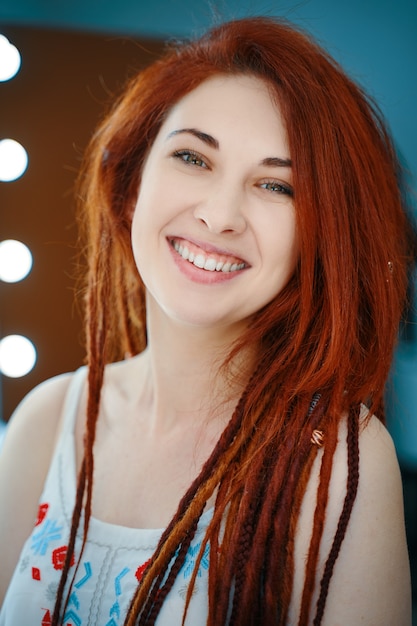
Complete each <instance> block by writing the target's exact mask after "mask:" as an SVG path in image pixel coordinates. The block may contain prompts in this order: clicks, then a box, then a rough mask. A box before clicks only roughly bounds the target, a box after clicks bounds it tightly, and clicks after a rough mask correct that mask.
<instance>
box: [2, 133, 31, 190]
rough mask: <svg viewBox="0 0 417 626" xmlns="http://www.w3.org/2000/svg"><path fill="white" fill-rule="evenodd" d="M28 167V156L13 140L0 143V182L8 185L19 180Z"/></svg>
mask: <svg viewBox="0 0 417 626" xmlns="http://www.w3.org/2000/svg"><path fill="white" fill-rule="evenodd" d="M27 165H28V154H27V152H26V150H25V149H24V147H23V146H22V145H21V144H20V143H19V142H18V141H15V140H14V139H2V140H1V141H0V180H2V181H3V182H5V183H8V182H10V181H12V180H16V179H17V178H20V176H22V174H23V173H24V171H25V170H26V168H27Z"/></svg>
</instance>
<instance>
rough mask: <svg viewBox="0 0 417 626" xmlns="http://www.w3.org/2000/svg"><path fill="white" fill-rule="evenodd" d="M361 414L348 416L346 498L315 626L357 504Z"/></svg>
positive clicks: (318, 602) (322, 580)
mask: <svg viewBox="0 0 417 626" xmlns="http://www.w3.org/2000/svg"><path fill="white" fill-rule="evenodd" d="M359 413H360V407H359V406H357V407H354V408H352V409H351V410H350V411H349V414H348V432H347V450H348V477H347V490H346V497H345V501H344V503H343V509H342V513H341V515H340V518H339V523H338V526H337V530H336V534H335V536H334V540H333V544H332V547H331V550H330V553H329V556H328V558H327V561H326V565H325V568H324V573H323V577H322V579H321V583H320V595H319V599H318V601H317V610H316V616H315V618H314V622H313V624H314V626H320V624H321V620H322V618H323V613H324V607H325V604H326V599H327V593H328V590H329V585H330V579H331V576H332V573H333V568H334V564H335V562H336V559H337V556H338V554H339V551H340V547H341V545H342V542H343V539H344V537H345V534H346V528H347V525H348V522H349V519H350V515H351V512H352V509H353V505H354V503H355V499H356V494H357V491H358V484H359Z"/></svg>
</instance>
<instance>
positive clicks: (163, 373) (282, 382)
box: [0, 18, 410, 626]
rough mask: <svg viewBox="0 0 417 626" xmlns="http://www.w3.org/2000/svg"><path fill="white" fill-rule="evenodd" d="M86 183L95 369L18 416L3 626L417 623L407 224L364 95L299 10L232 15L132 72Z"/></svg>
mask: <svg viewBox="0 0 417 626" xmlns="http://www.w3.org/2000/svg"><path fill="white" fill-rule="evenodd" d="M81 199H82V220H83V222H84V223H85V224H86V235H87V241H88V244H87V255H88V259H89V273H88V281H87V291H86V301H87V316H86V328H87V344H88V371H86V370H85V369H84V368H82V369H81V370H80V371H78V372H76V373H75V374H73V375H65V376H61V377H58V378H57V379H54V380H52V381H50V382H48V383H46V384H44V385H43V386H41V387H40V388H39V389H37V390H36V391H34V392H33V393H32V394H31V395H30V396H29V398H28V399H27V400H26V401H25V402H23V404H22V405H21V407H20V408H19V409H18V411H17V413H16V415H15V417H14V419H13V422H12V424H11V426H10V431H9V435H8V441H7V443H6V445H5V449H4V453H3V455H2V459H1V463H2V467H1V474H0V475H1V477H2V480H1V489H0V495H1V510H2V511H3V510H4V511H6V510H7V511H8V516H7V519H4V520H3V521H2V526H1V532H2V537H3V540H2V554H1V562H2V572H1V583H2V589H3V590H5V588H6V587H7V585H8V583H9V580H10V577H12V574H13V570H15V573H14V574H13V578H12V582H11V584H10V586H9V590H8V594H7V597H6V600H5V603H4V607H3V612H2V613H1V618H0V624H1V625H2V626H3V625H6V624H7V625H8V624H17V623H19V624H20V625H22V626H23V625H24V624H31V625H33V624H49V623H52V624H58V623H65V624H67V623H70V624H81V623H82V624H103V625H104V624H108V625H110V624H125V625H133V624H153V623H157V624H158V626H160V625H163V624H170V625H172V624H181V623H187V624H193V625H196V624H210V625H216V626H219V625H220V624H239V625H245V624H256V625H259V624H266V625H269V624H300V625H306V624H312V623H314V624H326V625H332V626H334V625H335V624H337V623H338V624H343V625H345V626H346V625H350V624H352V625H353V624H358V623H363V624H369V625H371V624H378V626H382V625H386V626H392V624H396V625H398V626H407V625H408V624H409V621H410V581H409V568H408V559H407V550H406V543H405V536H404V522H403V516H402V498H401V484H400V478H399V472H398V466H397V462H396V459H395V453H394V451H393V447H392V443H391V441H390V439H389V436H388V435H387V433H386V431H385V429H384V427H383V426H382V425H381V422H380V421H379V419H382V418H383V407H382V404H383V402H382V396H383V389H384V383H385V380H386V377H387V373H388V370H389V366H390V360H391V355H392V350H393V346H394V343H395V339H396V333H397V328H398V324H399V320H400V316H401V312H402V308H403V305H404V300H405V290H406V263H407V258H408V249H407V235H406V223H405V218H404V213H403V210H402V206H401V198H400V193H399V190H398V169H397V163H396V160H395V156H394V152H393V149H392V147H391V144H390V141H389V138H388V136H387V133H386V131H385V130H384V126H383V124H382V122H381V120H380V118H379V116H378V114H377V113H376V111H375V110H374V108H373V107H372V105H371V104H370V103H369V102H368V101H367V99H366V98H365V96H364V95H363V94H362V92H361V90H360V89H359V88H358V87H357V86H355V85H354V84H353V83H352V82H351V81H350V80H349V79H348V78H347V77H346V76H345V75H344V74H343V72H342V71H341V70H340V68H339V67H338V66H337V65H336V64H335V62H334V61H333V60H331V59H330V58H329V57H328V56H327V55H326V54H325V53H324V52H323V51H322V50H321V49H319V48H318V47H317V46H316V45H315V44H314V43H313V42H312V41H310V40H309V39H308V38H307V37H306V36H305V35H303V34H301V33H299V32H298V31H297V30H296V29H294V28H293V27H290V26H288V25H287V24H285V23H280V22H274V21H272V20H269V19H266V18H248V19H244V20H240V21H236V22H231V23H228V24H224V25H221V26H219V27H218V28H216V29H214V30H213V31H212V32H210V33H208V34H207V35H206V36H204V37H202V38H201V39H200V40H198V41H196V42H192V43H189V44H185V45H183V46H180V47H179V48H178V49H175V50H171V51H168V53H167V54H166V55H165V56H164V57H163V58H162V59H161V60H158V61H157V62H156V63H155V64H153V65H152V66H151V67H150V68H148V69H147V70H145V71H144V72H142V73H141V74H139V75H138V76H137V77H135V78H134V79H133V81H132V82H131V84H130V85H129V87H128V89H127V91H126V92H125V94H124V95H123V96H122V97H121V99H120V101H119V102H118V103H117V104H116V106H115V107H114V109H113V110H112V111H111V112H110V114H109V116H108V117H107V118H106V119H105V120H104V122H103V123H102V124H101V126H100V128H99V129H98V131H97V133H96V135H95V137H94V138H93V141H92V144H91V147H90V150H89V154H88V156H87V165H86V169H85V171H84V175H83V178H82V191H81ZM116 361H117V363H116ZM374 415H376V416H377V417H375V416H374ZM60 416H62V417H61V418H60ZM378 418H379V419H378ZM76 475H77V476H78V480H77V481H76V478H75V476H76ZM6 476H7V480H6V478H5V477H6ZM45 477H46V481H45ZM36 510H38V516H37V520H36V525H35V528H34V529H33V530H32V526H33V523H32V518H33V517H36ZM155 529H164V530H155ZM28 536H29V539H27V537H28ZM6 539H7V540H6ZM25 541H26V543H25ZM23 544H24V547H23V550H22V552H21V549H22V545H23ZM20 552H21V556H20V557H19V553H20ZM16 564H17V566H16ZM23 594H24V595H23Z"/></svg>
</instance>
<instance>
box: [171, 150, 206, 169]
mask: <svg viewBox="0 0 417 626" xmlns="http://www.w3.org/2000/svg"><path fill="white" fill-rule="evenodd" d="M173 156H174V157H175V158H176V159H181V161H184V163H186V164H187V165H195V166H196V167H205V168H207V164H206V162H205V161H204V159H203V157H202V156H201V154H198V152H194V150H176V151H175V152H174V154H173Z"/></svg>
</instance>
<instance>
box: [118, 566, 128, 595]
mask: <svg viewBox="0 0 417 626" xmlns="http://www.w3.org/2000/svg"><path fill="white" fill-rule="evenodd" d="M129 572H130V569H129V568H128V567H125V568H124V569H123V570H122V571H121V572H120V574H119V575H118V576H116V578H115V579H114V590H115V593H116V596H120V595H121V594H122V586H121V584H120V581H121V580H122V578H123V577H124V576H126V574H128V573H129Z"/></svg>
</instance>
